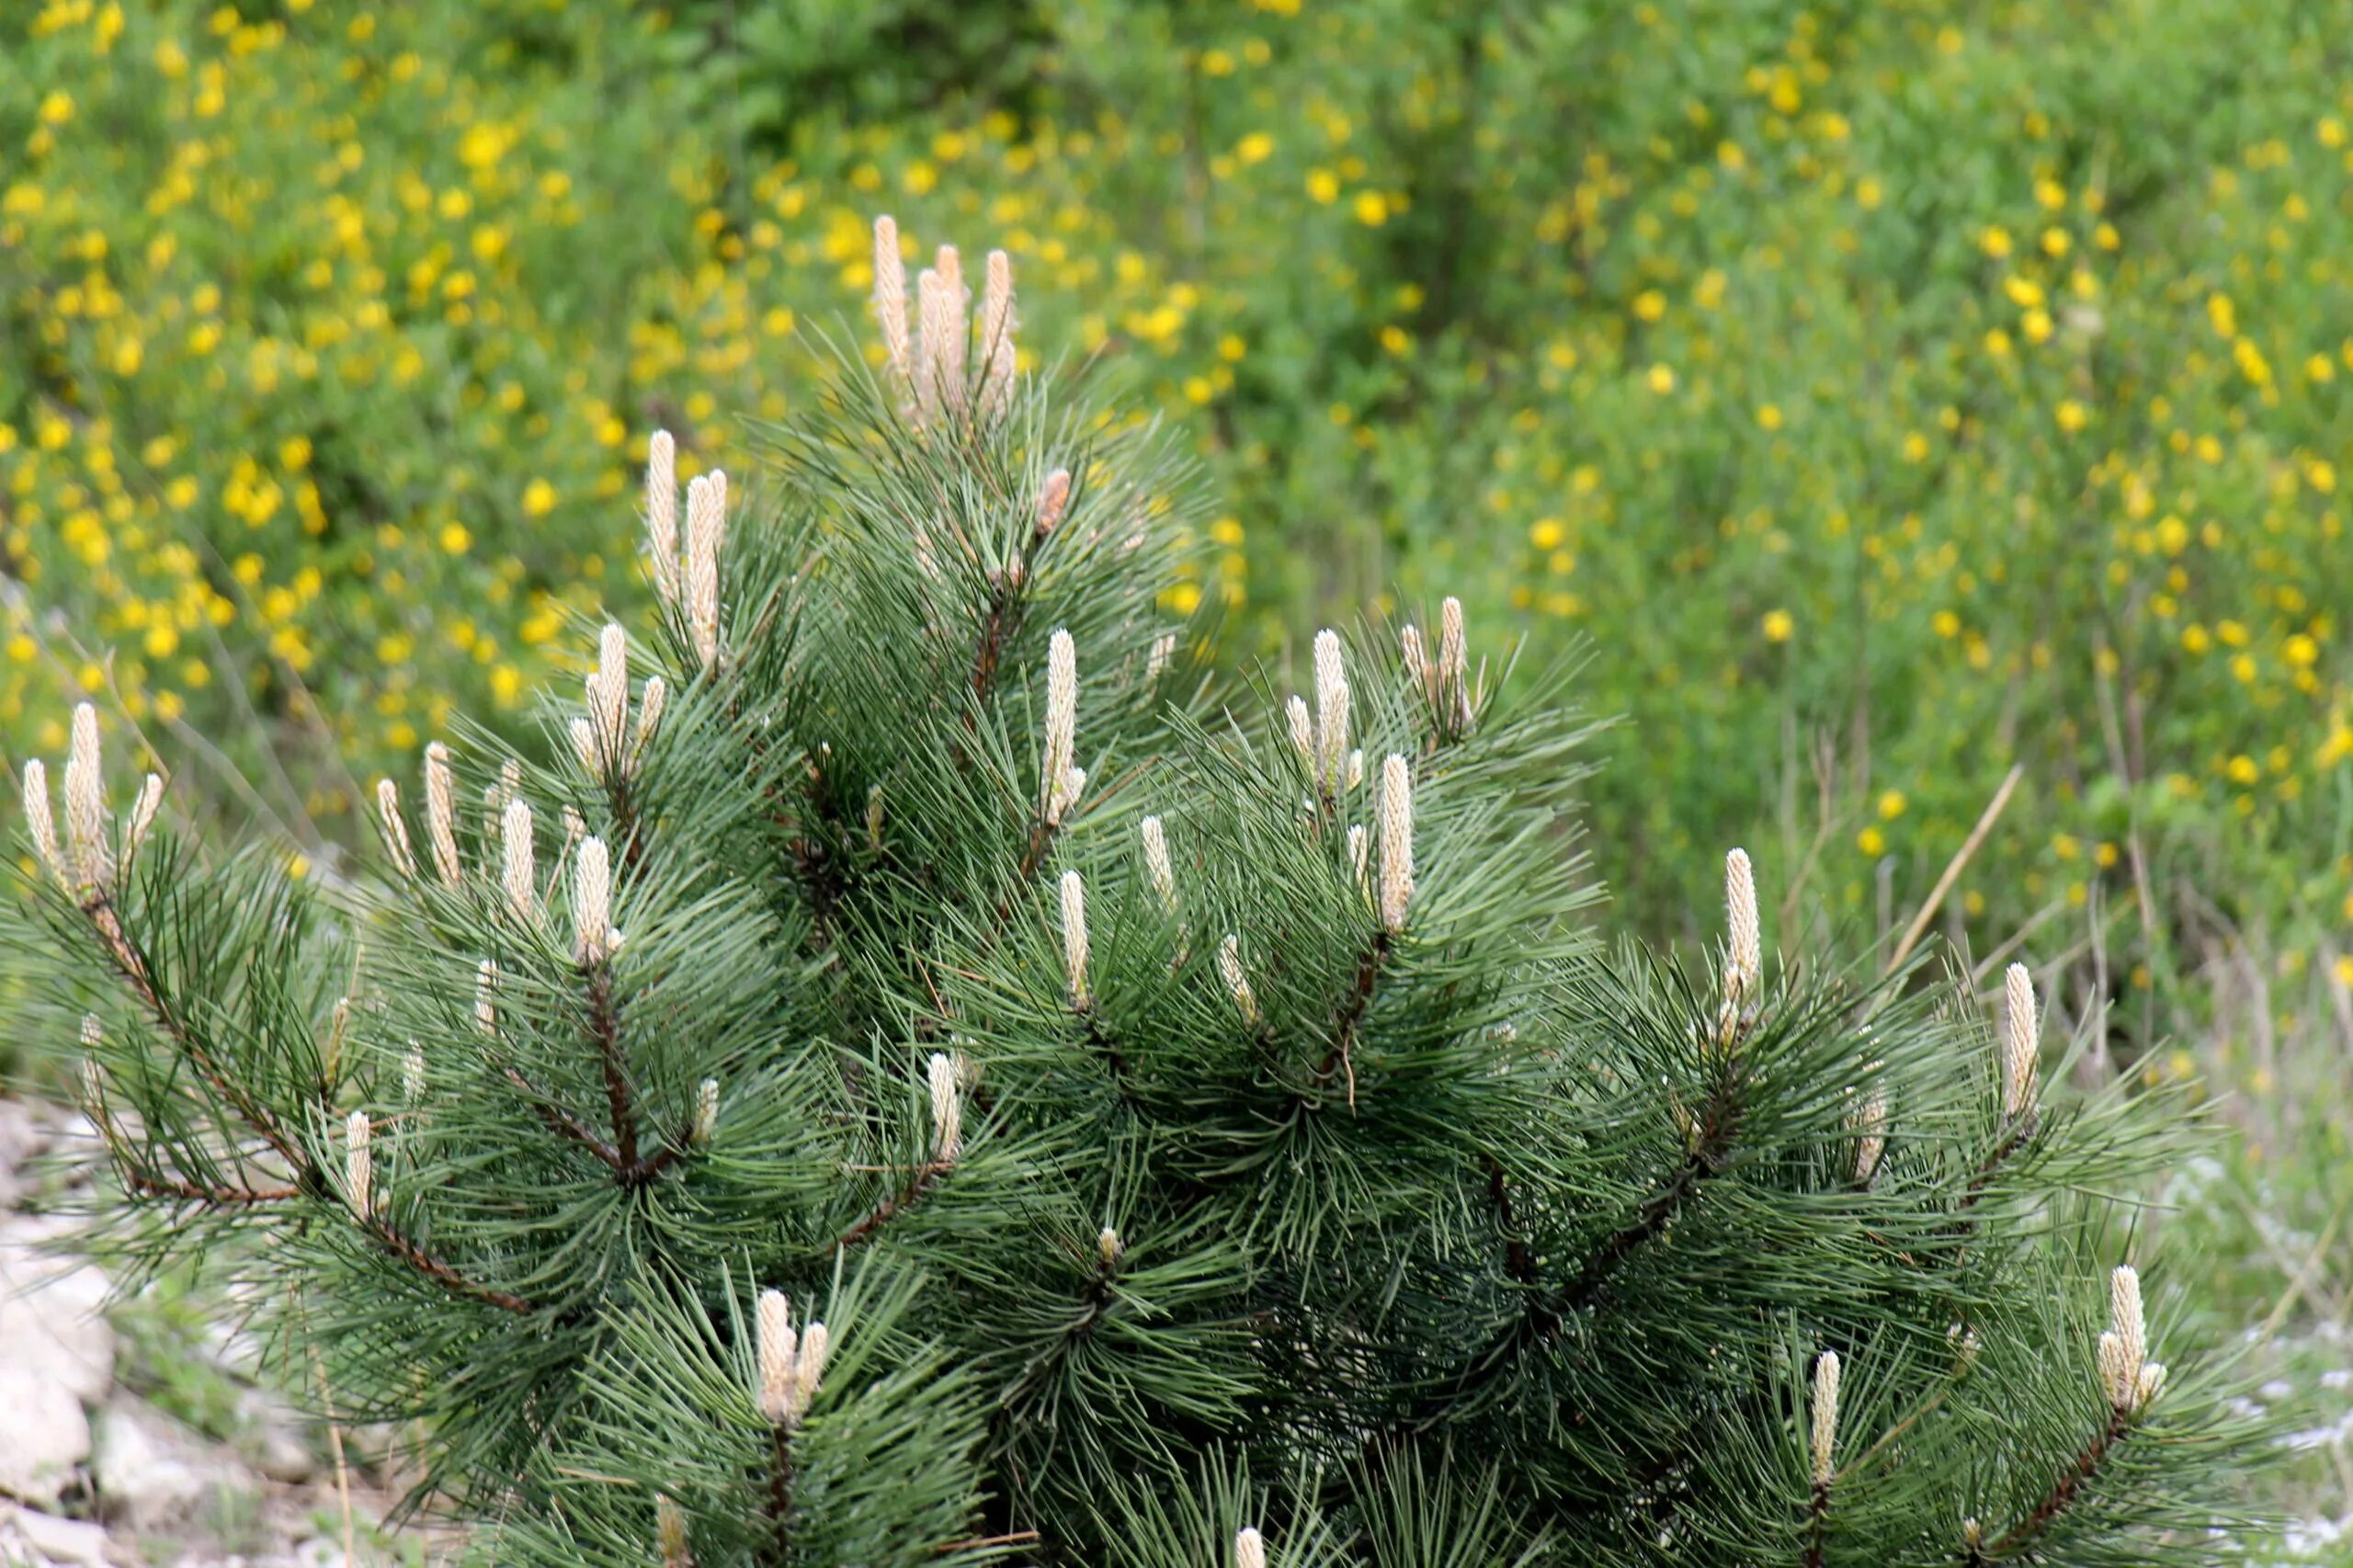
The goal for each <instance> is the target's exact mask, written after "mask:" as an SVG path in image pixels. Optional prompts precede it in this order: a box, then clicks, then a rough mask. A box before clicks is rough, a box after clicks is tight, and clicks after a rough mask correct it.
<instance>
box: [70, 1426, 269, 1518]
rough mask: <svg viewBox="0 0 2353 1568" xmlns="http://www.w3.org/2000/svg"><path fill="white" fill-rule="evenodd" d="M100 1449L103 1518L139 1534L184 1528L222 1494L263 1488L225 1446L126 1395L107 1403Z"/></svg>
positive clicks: (96, 1467)
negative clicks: (211, 1442) (220, 1445)
mask: <svg viewBox="0 0 2353 1568" xmlns="http://www.w3.org/2000/svg"><path fill="white" fill-rule="evenodd" d="M91 1470H92V1471H94V1472H95V1474H96V1475H97V1490H98V1499H99V1503H100V1505H101V1507H102V1509H103V1511H104V1513H105V1516H106V1517H107V1518H108V1519H109V1520H111V1521H114V1522H117V1523H119V1524H122V1525H125V1526H128V1527H129V1528H131V1529H133V1530H137V1531H140V1532H142V1533H144V1532H147V1531H151V1530H165V1529H170V1528H174V1527H176V1526H180V1525H184V1524H186V1523H188V1522H189V1521H190V1520H193V1519H196V1518H199V1517H202V1516H204V1515H206V1514H208V1513H210V1512H211V1511H213V1510H214V1508H215V1506H217V1504H218V1503H219V1502H220V1500H221V1499H222V1497H223V1496H224V1495H229V1494H251V1493H253V1492H256V1491H257V1490H259V1487H260V1483H259V1482H258V1480H257V1479H256V1477H255V1475H254V1474H253V1472H252V1471H248V1470H247V1469H246V1468H245V1467H244V1465H242V1464H240V1463H238V1462H237V1461H236V1460H235V1459H234V1458H233V1457H232V1456H231V1455H230V1454H229V1453H228V1452H226V1451H225V1450H224V1449H221V1448H220V1447H218V1446H217V1445H213V1444H210V1443H207V1442H206V1441H205V1440H204V1439H203V1438H202V1437H200V1436H199V1435H198V1434H197V1433H194V1432H191V1431H189V1430H188V1428H187V1427H185V1426H181V1425H180V1424H179V1423H178V1422H176V1421H175V1420H173V1419H172V1418H171V1417H169V1416H167V1415H165V1414H164V1413H163V1412H162V1411H159V1410H157V1409H156V1408H155V1407H154V1406H153V1405H151V1404H148V1403H146V1402H144V1401H143V1400H139V1399H134V1398H131V1397H130V1396H129V1395H118V1396H117V1397H116V1398H115V1399H114V1400H113V1401H112V1402H111V1403H108V1406H107V1408H106V1411H105V1413H104V1414H103V1415H102V1416H101V1418H100V1420H99V1423H98V1431H97V1456H96V1458H95V1459H94V1460H92V1461H91Z"/></svg>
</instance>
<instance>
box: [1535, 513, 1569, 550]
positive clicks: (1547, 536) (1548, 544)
mask: <svg viewBox="0 0 2353 1568" xmlns="http://www.w3.org/2000/svg"><path fill="white" fill-rule="evenodd" d="M1562 537H1563V533H1562V528H1561V520H1560V519H1559V518H1558V517H1543V518H1540V519H1538V520H1537V522H1536V523H1535V524H1534V525H1533V526H1531V527H1530V528H1529V530H1528V542H1529V543H1530V544H1532V545H1534V546H1535V547H1536V548H1537V549H1539V550H1558V549H1559V548H1560V547H1561V540H1562Z"/></svg>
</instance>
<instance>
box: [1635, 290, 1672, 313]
mask: <svg viewBox="0 0 2353 1568" xmlns="http://www.w3.org/2000/svg"><path fill="white" fill-rule="evenodd" d="M1634 314H1636V315H1637V316H1640V317H1641V318H1642V319H1643V320H1644V321H1656V320H1658V319H1659V317H1661V316H1663V315H1665V314H1666V296H1665V294H1663V293H1661V292H1660V291H1659V290H1656V289H1645V290H1643V291H1642V292H1641V293H1639V294H1637V295H1635V296H1634Z"/></svg>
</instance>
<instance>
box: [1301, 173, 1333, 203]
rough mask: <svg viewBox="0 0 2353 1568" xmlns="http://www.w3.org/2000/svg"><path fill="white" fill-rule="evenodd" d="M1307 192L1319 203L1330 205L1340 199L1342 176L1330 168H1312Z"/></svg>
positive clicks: (1308, 174)
mask: <svg viewBox="0 0 2353 1568" xmlns="http://www.w3.org/2000/svg"><path fill="white" fill-rule="evenodd" d="M1307 194H1308V195H1309V196H1310V197H1312V198H1313V199H1314V200H1315V201H1316V202H1317V203H1318V204H1319V205H1321V206H1324V207H1329V206H1331V205H1332V203H1334V202H1335V201H1337V200H1339V199H1340V177H1339V176H1337V175H1336V174H1334V173H1333V172H1332V171H1331V170H1329V169H1310V170H1308V171H1307Z"/></svg>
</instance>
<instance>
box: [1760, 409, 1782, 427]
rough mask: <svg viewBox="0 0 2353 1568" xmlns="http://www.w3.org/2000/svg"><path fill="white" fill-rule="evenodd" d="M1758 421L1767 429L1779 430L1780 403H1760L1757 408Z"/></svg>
mask: <svg viewBox="0 0 2353 1568" xmlns="http://www.w3.org/2000/svg"><path fill="white" fill-rule="evenodd" d="M1756 423H1757V424H1758V426H1761V427H1763V428H1765V429H1767V430H1779V428H1780V427H1781V405H1780V404H1779V403H1765V404H1762V405H1760V406H1759V407H1758V408H1757V410H1756Z"/></svg>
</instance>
